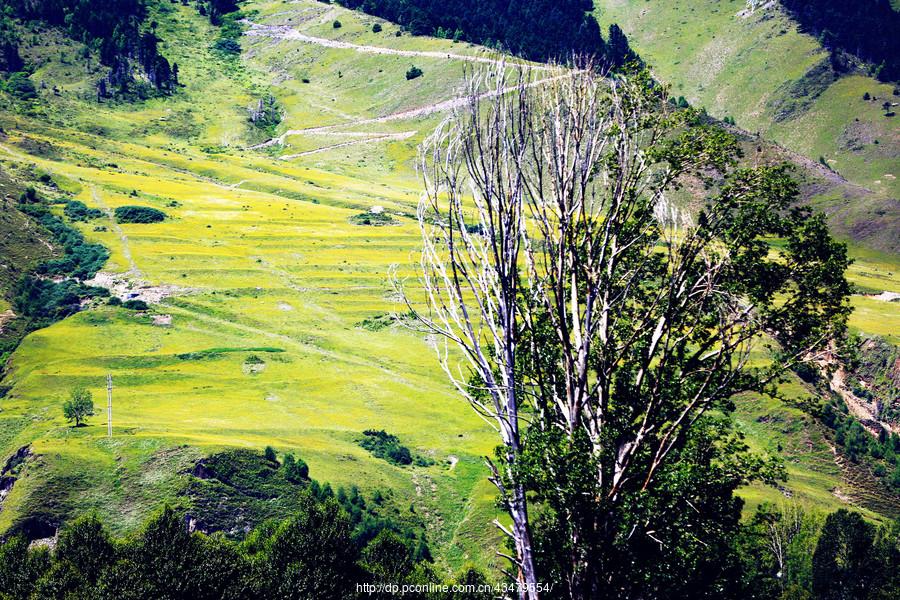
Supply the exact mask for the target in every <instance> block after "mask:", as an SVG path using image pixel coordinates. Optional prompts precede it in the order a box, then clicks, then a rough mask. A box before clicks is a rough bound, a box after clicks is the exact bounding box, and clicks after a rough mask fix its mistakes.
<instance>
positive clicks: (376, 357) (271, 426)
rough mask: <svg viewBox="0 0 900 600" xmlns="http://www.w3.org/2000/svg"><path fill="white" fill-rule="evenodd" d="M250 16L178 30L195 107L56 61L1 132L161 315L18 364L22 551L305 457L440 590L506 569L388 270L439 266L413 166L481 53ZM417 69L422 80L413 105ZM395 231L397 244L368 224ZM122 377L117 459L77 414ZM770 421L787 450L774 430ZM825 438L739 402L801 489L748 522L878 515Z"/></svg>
mask: <svg viewBox="0 0 900 600" xmlns="http://www.w3.org/2000/svg"><path fill="white" fill-rule="evenodd" d="M647 5H648V6H650V4H647ZM655 5H656V4H655V3H654V4H653V6H655ZM243 8H244V10H245V12H246V13H247V15H248V16H249V18H250V19H251V20H252V22H253V23H255V24H256V26H254V27H250V29H249V31H248V35H245V36H244V37H242V38H241V39H240V43H241V45H242V47H243V53H242V54H241V56H240V57H238V58H236V57H228V56H225V55H222V54H221V53H219V52H217V51H215V50H212V49H211V47H212V45H213V43H214V41H215V40H216V38H217V36H218V31H217V30H216V29H215V28H214V27H212V26H211V25H210V24H209V22H208V20H207V19H205V18H204V17H202V16H200V15H199V14H197V12H196V11H195V10H194V9H193V8H192V7H185V6H182V5H180V4H169V3H162V4H159V5H157V7H156V8H155V9H154V10H155V12H154V14H152V15H151V18H153V19H154V20H156V21H158V23H159V35H160V38H161V39H162V40H163V43H162V44H161V52H162V53H163V54H164V55H165V56H167V57H168V58H169V59H170V60H172V61H173V62H177V63H178V65H179V66H180V76H179V79H180V81H181V82H182V84H183V87H181V88H179V89H178V90H177V92H176V93H175V94H174V95H173V96H172V97H170V98H156V99H152V100H148V101H146V102H143V103H140V104H126V103H115V102H105V103H102V104H99V105H98V104H97V103H96V102H95V100H94V97H93V94H92V87H91V86H92V83H91V81H90V78H89V77H78V76H76V74H77V73H78V72H79V70H78V69H79V68H80V66H79V64H78V63H75V64H72V65H68V66H67V65H66V63H63V62H62V60H61V59H60V53H59V52H54V51H53V50H52V48H50V49H48V48H46V47H42V46H39V45H38V46H34V47H33V48H30V49H29V50H28V52H32V53H34V54H32V56H34V55H36V54H37V53H39V52H40V53H42V54H41V56H43V57H44V58H43V59H42V60H43V63H42V66H41V67H40V69H39V70H38V71H37V72H36V74H35V75H33V76H32V78H33V79H35V80H41V79H43V78H46V79H48V80H49V81H50V82H51V83H52V82H53V81H56V80H57V79H58V78H61V77H63V76H62V75H60V74H61V73H62V74H65V73H68V75H67V77H69V79H66V80H65V85H64V86H61V90H60V93H59V94H58V95H56V94H54V93H53V92H52V90H51V86H48V87H47V88H46V89H40V91H39V93H40V95H41V103H40V104H39V105H38V106H36V107H34V108H32V109H30V111H24V112H23V111H19V112H16V113H14V112H13V111H12V109H9V110H7V111H5V112H3V113H2V116H0V126H2V127H3V129H4V131H6V132H7V137H6V138H4V139H2V140H0V150H2V153H0V166H2V167H3V168H6V169H25V168H34V169H37V170H39V171H40V172H47V173H50V174H52V176H53V177H54V178H58V179H60V180H65V181H67V182H71V184H70V185H68V186H67V189H68V196H67V197H70V198H73V199H77V200H79V201H81V202H84V203H85V204H86V205H87V206H88V207H91V208H96V209H99V210H101V211H103V216H102V217H100V218H99V219H95V220H93V221H89V222H84V223H78V224H77V226H78V227H79V228H80V229H81V231H83V232H84V234H85V236H86V237H87V238H88V239H89V240H91V241H98V242H102V243H103V244H104V245H106V246H107V247H108V248H109V249H110V251H111V258H110V260H109V262H108V263H107V265H106V266H105V268H104V272H103V273H102V274H101V277H100V280H101V282H103V283H104V284H106V285H108V286H110V287H112V288H113V290H114V291H115V292H116V293H117V294H119V295H121V296H123V297H126V298H127V297H130V296H132V295H134V296H136V297H137V298H140V299H145V300H147V301H149V302H150V304H151V308H150V310H149V311H146V312H141V311H138V312H135V311H131V310H127V309H125V308H121V307H116V306H110V305H108V304H105V303H104V304H96V305H95V306H93V307H91V308H90V309H89V310H86V311H83V312H81V313H79V314H77V315H76V316H74V317H71V318H68V319H66V320H64V321H62V322H59V323H57V324H55V325H53V326H52V327H49V328H47V329H44V330H41V331H38V332H35V333H34V334H32V335H30V336H29V337H28V338H26V339H25V341H24V342H23V343H22V345H21V346H20V348H19V349H18V350H17V352H16V353H15V354H14V356H13V357H12V359H11V362H10V364H9V368H8V375H7V378H6V379H5V380H4V385H10V386H11V390H10V391H9V393H8V394H7V396H6V397H5V398H4V399H3V400H2V401H0V458H5V457H7V456H9V455H11V454H13V453H14V452H15V451H16V450H17V449H19V448H21V447H23V446H26V445H29V444H30V445H31V452H32V453H33V457H32V458H30V459H28V460H27V461H26V463H25V466H24V468H23V470H22V471H21V472H20V474H19V477H18V479H17V481H16V483H15V485H14V487H13V489H12V491H11V493H10V494H9V495H8V496H7V497H6V499H5V500H4V501H3V507H2V508H3V510H2V512H0V531H2V530H6V529H8V528H10V527H11V526H14V525H16V524H17V523H19V522H20V521H21V519H22V518H23V517H24V516H26V515H29V514H31V515H35V514H36V515H38V516H40V517H41V518H43V519H45V520H46V521H50V522H56V521H58V520H60V519H63V518H66V517H68V516H70V515H72V514H77V513H82V512H86V511H90V510H97V511H98V512H99V514H100V516H101V518H103V520H104V521H105V522H106V523H109V524H110V525H112V526H113V527H114V528H116V529H117V531H119V532H122V531H128V530H130V529H131V528H133V527H135V526H137V525H138V524H139V523H140V522H141V521H142V520H143V519H144V515H145V514H146V513H147V511H149V510H151V509H154V508H156V507H158V506H160V505H161V504H162V503H164V502H168V503H170V504H174V505H176V506H182V507H185V508H187V509H190V508H191V506H190V500H189V499H188V498H186V497H185V496H184V495H182V491H183V489H184V485H185V475H184V474H185V473H186V472H188V471H190V470H191V468H192V467H193V464H194V462H195V461H196V460H197V459H198V458H200V457H201V456H204V455H208V454H210V453H213V452H216V451H218V450H219V449H222V448H226V447H247V448H255V449H261V448H263V447H265V446H266V445H272V446H274V447H275V448H276V449H278V450H279V451H291V452H294V453H295V454H296V455H298V456H300V457H302V458H303V459H304V460H305V461H306V462H308V463H309V466H310V474H311V475H312V476H313V477H314V478H316V479H317V480H319V481H322V482H331V483H332V485H335V486H338V485H345V486H349V485H354V484H355V485H358V486H359V487H360V488H362V491H363V493H366V494H368V493H371V492H373V491H374V490H375V489H377V488H382V489H383V488H388V489H391V490H394V493H395V496H396V497H398V498H402V499H403V500H402V502H403V503H404V505H403V507H404V508H405V507H406V504H409V505H411V510H413V511H415V512H416V513H417V514H418V515H420V516H422V518H423V519H424V520H425V522H426V526H427V530H428V533H429V536H430V541H431V543H432V545H433V547H434V548H435V550H436V555H437V557H438V561H439V565H440V566H441V567H442V568H449V567H459V566H461V565H462V564H464V563H465V562H467V561H470V560H471V561H475V562H477V563H479V564H481V565H490V564H493V561H495V560H496V559H495V557H494V552H493V551H494V549H495V548H496V546H497V544H498V536H497V533H496V531H495V530H494V528H493V527H492V526H491V525H490V523H489V522H490V520H491V519H492V518H493V517H494V516H495V513H496V509H495V508H494V504H493V493H492V488H491V486H490V484H489V483H488V482H487V481H486V479H485V476H486V472H485V469H484V468H483V466H482V462H481V457H482V456H484V455H485V454H487V453H489V452H491V450H492V447H493V445H494V443H495V441H494V438H493V437H492V435H491V434H490V432H489V431H488V430H487V428H486V427H485V426H484V424H483V422H482V421H480V420H479V419H478V418H477V417H476V416H475V415H474V414H473V413H472V411H471V410H470V409H469V407H468V406H467V405H465V403H464V402H463V401H462V400H461V399H459V398H458V397H457V395H456V394H455V393H454V392H453V390H452V389H451V387H450V386H449V385H448V383H447V382H446V380H445V377H444V375H443V373H442V372H441V371H440V369H439V368H438V367H437V361H436V359H435V356H434V352H433V349H432V348H431V345H432V343H433V340H429V339H423V337H422V336H421V335H419V334H417V333H415V332H412V331H409V330H406V329H404V328H402V327H398V326H395V325H388V326H383V325H384V323H385V319H383V318H381V317H383V315H385V314H387V313H390V312H392V311H397V310H399V309H400V306H399V304H398V302H397V298H396V296H395V295H394V293H393V292H392V290H391V288H390V286H389V284H388V280H387V272H388V269H389V268H390V266H391V265H393V264H399V265H401V275H403V274H411V267H410V265H411V264H412V263H413V259H414V256H415V251H416V248H417V246H418V243H419V233H418V228H417V226H416V224H415V223H414V221H413V220H412V219H411V218H410V215H411V214H412V212H413V211H414V207H415V205H416V202H417V199H418V194H419V181H418V178H417V176H416V174H415V171H414V168H413V165H412V161H413V157H414V156H415V148H416V145H417V144H418V143H419V142H420V141H421V140H422V139H423V137H424V136H425V135H427V133H428V132H429V131H430V130H431V129H432V128H433V127H434V125H435V124H436V123H437V121H438V119H440V118H441V110H442V108H443V109H444V110H445V109H446V107H447V104H446V102H447V101H449V100H452V99H453V98H454V97H455V96H456V94H457V88H458V86H459V85H460V83H461V81H462V76H463V74H464V72H465V69H467V68H473V67H476V66H477V65H478V64H480V63H479V62H478V61H479V60H484V54H483V53H482V52H481V51H480V49H478V48H476V47H472V46H469V45H467V44H454V43H452V42H451V41H448V40H438V39H430V38H422V37H415V38H413V37H410V36H408V35H406V34H401V35H400V36H399V37H398V36H397V32H398V28H397V27H396V26H394V25H392V24H389V23H385V22H381V21H378V20H377V19H375V18H373V17H368V16H365V15H362V14H360V13H353V12H350V11H347V10H344V9H341V8H339V7H335V6H332V5H327V4H323V3H321V2H316V1H314V0H300V1H298V2H283V1H260V2H251V3H248V4H246V5H245V6H244V7H243ZM335 20H339V21H340V23H341V27H340V28H335V27H334V24H333V23H334V21H335ZM375 22H379V23H381V25H382V29H381V31H380V32H378V33H375V32H373V27H372V25H373V24H374V23H375ZM629 33H630V32H629ZM43 39H45V40H47V42H46V43H47V44H54V43H55V42H54V41H53V40H54V38H53V37H50V36H48V37H46V38H43ZM636 39H639V37H636ZM66 60H68V61H72V60H74V59H73V58H72V57H71V55H69V56H68V57H67V58H66ZM412 65H415V66H417V67H419V68H421V69H422V71H423V75H422V76H421V77H418V78H415V79H412V80H408V79H407V78H406V76H405V74H406V72H407V70H408V69H409V68H410V66H412ZM81 72H82V73H83V71H81ZM269 95H271V96H274V97H275V99H276V101H277V103H278V105H279V106H280V107H281V110H282V113H283V119H282V121H281V123H280V124H279V125H278V126H277V128H276V129H275V131H274V134H275V135H276V136H281V138H282V140H283V142H284V143H283V144H269V145H265V144H264V142H265V141H266V140H267V139H268V138H269V135H270V134H271V133H273V132H272V131H262V130H260V129H259V128H256V127H254V126H253V125H252V124H250V122H249V119H248V107H252V106H255V105H256V103H257V102H258V101H259V99H261V98H265V97H267V96H269ZM735 116H736V118H737V119H738V123H739V124H740V125H744V123H743V122H742V118H741V117H740V115H739V114H735ZM748 143H750V142H748ZM261 144H262V145H261ZM253 147H256V149H252V148H253ZM843 186H844V184H843V183H841V184H840V185H837V186H832V187H829V188H828V189H829V190H831V191H833V192H834V193H835V194H843V193H844V187H843ZM64 191H65V190H64ZM131 205H139V206H148V207H153V208H156V209H159V210H161V211H163V212H164V213H166V215H167V218H166V219H165V220H164V221H162V222H160V223H153V224H126V223H118V222H117V221H116V220H115V217H114V214H115V213H114V210H115V209H116V208H118V207H121V206H131ZM374 207H382V208H383V209H384V212H383V213H381V214H386V215H387V216H388V217H389V219H390V222H391V224H389V225H383V226H376V225H372V224H365V222H366V221H367V220H368V221H369V223H372V222H373V221H374V219H372V218H369V219H365V218H359V216H360V215H361V214H362V215H366V214H368V215H371V214H373V213H371V210H372V209H373V208H374ZM58 208H59V207H57V209H54V210H58ZM894 265H895V263H894V262H893V259H892V258H890V257H886V256H884V255H881V254H875V253H871V254H868V255H861V259H860V260H859V261H858V262H857V263H856V264H855V265H854V267H853V273H852V276H853V279H854V281H855V282H857V283H858V284H859V285H861V286H864V288H865V289H866V290H879V291H881V290H892V291H897V292H900V277H898V275H897V271H896V268H895V266H894ZM879 302H882V301H881V300H875V299H871V298H868V297H863V296H859V297H858V298H856V299H855V303H856V305H857V306H858V307H860V308H861V309H863V310H860V311H859V312H858V313H857V315H856V316H854V318H853V321H852V323H853V326H854V327H855V328H857V329H859V330H862V331H866V332H872V333H887V334H891V335H895V334H896V331H897V328H896V327H895V326H894V323H895V319H896V312H893V315H894V317H889V318H885V317H884V311H883V310H882V309H884V307H885V306H889V307H891V308H894V309H895V308H896V305H895V304H894V305H889V304H888V303H883V304H878V303H879ZM867 311H869V312H867ZM891 318H893V319H894V321H892V320H891ZM251 357H255V358H251ZM260 361H261V362H260ZM107 373H109V374H111V375H112V377H113V382H114V386H115V389H114V435H113V437H112V438H111V439H109V438H107V437H106V427H105V425H106V423H105V421H106V419H105V416H101V415H98V416H95V417H93V418H91V419H90V420H89V426H88V427H82V428H71V427H69V426H68V425H67V424H66V423H65V421H64V419H63V417H62V411H61V404H62V401H63V399H64V398H65V397H66V395H67V394H68V392H69V390H70V389H71V388H73V387H74V386H76V385H84V386H87V387H88V388H89V389H90V390H91V391H92V392H93V394H94V398H95V402H96V403H97V405H98V408H101V407H102V406H103V405H104V403H105V377H106V374H107ZM795 385H799V384H795ZM796 392H797V394H801V393H804V392H803V390H801V389H799V388H798V389H797V390H796ZM772 415H775V418H778V419H780V422H781V423H782V424H783V427H782V428H781V429H778V430H774V429H773V428H772V427H769V426H766V425H765V424H766V423H768V422H769V421H766V420H764V419H763V417H765V418H766V419H770V418H773V417H772ZM807 421H808V419H807V418H806V417H805V416H804V414H803V413H802V412H801V411H800V410H799V409H797V408H793V407H792V406H790V405H788V404H784V403H781V402H775V401H771V402H769V403H766V404H759V403H754V401H752V400H748V401H747V402H746V403H742V408H741V423H742V427H743V428H744V429H745V430H746V432H747V433H748V435H749V436H750V440H751V443H752V444H753V445H754V447H756V448H759V449H764V450H770V451H773V452H779V451H780V452H783V453H784V454H785V456H786V457H787V460H788V470H789V472H790V474H791V480H790V481H789V482H788V483H787V485H786V488H785V490H783V491H778V490H775V489H772V488H766V489H756V488H754V489H752V490H748V491H747V496H748V498H749V499H750V500H751V501H752V502H757V501H759V500H761V499H764V498H778V497H782V494H784V493H789V494H791V495H793V497H795V498H799V499H801V500H803V501H808V502H811V503H814V504H816V505H818V506H822V507H824V508H835V507H838V506H841V505H843V504H844V503H845V502H853V503H855V504H857V505H858V506H863V507H870V508H873V509H877V508H878V507H879V506H881V505H880V504H877V503H874V502H869V501H868V499H867V498H866V497H864V493H862V492H859V493H857V492H858V490H856V488H853V487H852V486H851V482H850V481H849V479H848V476H847V474H846V473H845V472H844V471H843V470H842V468H841V466H840V465H839V464H836V463H835V458H834V455H833V454H832V452H831V450H830V448H829V446H828V442H827V440H826V439H825V437H824V434H823V433H822V432H821V431H819V430H817V429H815V428H814V426H810V427H807ZM366 429H378V430H381V429H383V430H386V431H387V432H389V433H391V434H393V435H396V436H398V437H399V439H400V441H401V442H402V443H403V444H404V445H406V446H408V447H409V448H410V450H411V451H413V452H414V453H417V454H420V455H424V456H426V457H430V458H432V459H433V460H434V464H433V465H430V466H406V467H401V466H396V465H393V464H390V463H388V462H386V461H384V460H382V459H378V458H375V457H374V456H373V455H372V454H370V453H369V452H368V451H366V450H364V449H363V448H361V447H360V446H359V444H358V441H357V440H358V438H359V437H360V436H361V433H362V431H364V430H366ZM807 439H808V441H809V443H808V444H807ZM880 501H881V500H880V499H879V502H880ZM870 514H874V513H870Z"/></svg>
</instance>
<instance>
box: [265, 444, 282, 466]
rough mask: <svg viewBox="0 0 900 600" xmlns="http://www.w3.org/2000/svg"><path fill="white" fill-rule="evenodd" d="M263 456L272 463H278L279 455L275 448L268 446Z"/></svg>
mask: <svg viewBox="0 0 900 600" xmlns="http://www.w3.org/2000/svg"><path fill="white" fill-rule="evenodd" d="M263 456H264V457H265V459H266V460H267V461H269V462H270V463H277V462H278V453H277V452H275V448H273V447H272V446H266V449H265V450H264V451H263Z"/></svg>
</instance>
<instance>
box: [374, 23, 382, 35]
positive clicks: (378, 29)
mask: <svg viewBox="0 0 900 600" xmlns="http://www.w3.org/2000/svg"><path fill="white" fill-rule="evenodd" d="M372 33H381V23H375V24H374V25H372Z"/></svg>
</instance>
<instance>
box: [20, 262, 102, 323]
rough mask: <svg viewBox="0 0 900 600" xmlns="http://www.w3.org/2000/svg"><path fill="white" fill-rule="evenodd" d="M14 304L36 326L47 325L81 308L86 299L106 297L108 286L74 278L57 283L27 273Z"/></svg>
mask: <svg viewBox="0 0 900 600" xmlns="http://www.w3.org/2000/svg"><path fill="white" fill-rule="evenodd" d="M14 291H15V296H14V297H13V305H14V306H15V307H16V311H17V312H18V313H19V314H20V315H22V316H24V317H27V318H29V319H31V320H32V321H33V323H32V326H33V327H35V328H37V327H43V326H46V325H49V324H50V323H53V322H55V321H58V320H60V319H64V318H65V317H68V316H69V315H73V314H75V313H76V312H78V311H79V310H81V303H82V301H83V300H87V299H91V298H98V297H105V296H108V295H109V291H108V290H106V289H105V288H99V287H93V286H88V285H84V284H83V283H79V282H77V281H72V280H70V279H67V280H64V281H60V282H56V281H53V280H50V279H45V278H43V277H34V276H32V275H26V276H25V277H23V278H22V279H21V280H20V281H19V283H18V284H17V285H16V287H15V290H14Z"/></svg>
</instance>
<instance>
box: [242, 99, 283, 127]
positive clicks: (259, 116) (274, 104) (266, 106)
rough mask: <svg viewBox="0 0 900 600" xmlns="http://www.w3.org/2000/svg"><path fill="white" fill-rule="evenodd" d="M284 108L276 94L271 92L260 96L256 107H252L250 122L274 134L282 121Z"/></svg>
mask: <svg viewBox="0 0 900 600" xmlns="http://www.w3.org/2000/svg"><path fill="white" fill-rule="evenodd" d="M281 113H282V108H281V106H279V104H278V101H277V100H276V99H275V96H272V95H271V94H270V95H268V96H265V97H264V98H260V99H259V101H258V102H257V103H256V106H255V107H254V108H251V109H250V117H249V118H250V122H251V123H252V124H253V126H254V127H258V128H259V129H262V130H263V131H265V132H266V133H267V134H269V135H270V136H271V135H274V133H275V128H276V127H277V126H278V124H279V123H281Z"/></svg>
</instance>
